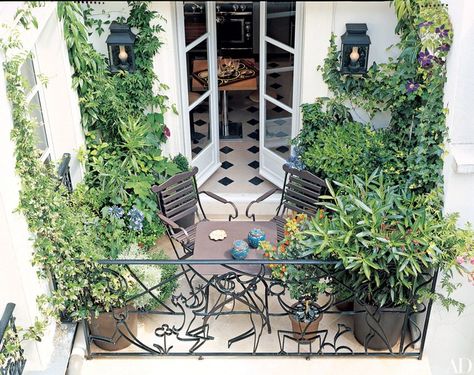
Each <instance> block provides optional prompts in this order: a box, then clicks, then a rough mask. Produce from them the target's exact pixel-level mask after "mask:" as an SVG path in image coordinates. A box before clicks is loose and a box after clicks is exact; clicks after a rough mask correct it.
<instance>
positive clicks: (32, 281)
mask: <svg viewBox="0 0 474 375" xmlns="http://www.w3.org/2000/svg"><path fill="white" fill-rule="evenodd" d="M3 6H4V5H0V13H1V14H2V16H4V15H6V14H10V15H12V14H14V6H18V4H7V5H5V6H6V7H7V8H8V9H6V10H5V9H4V8H2V7H3ZM3 10H5V12H4V13H3ZM36 11H37V16H38V17H37V19H38V22H39V28H38V29H35V28H32V29H31V30H30V31H29V32H28V33H24V35H22V36H23V37H24V38H23V44H24V47H25V48H27V49H31V48H32V47H33V46H34V45H36V51H37V54H36V58H37V61H38V65H39V68H40V69H39V70H40V71H39V73H42V74H45V75H46V76H47V77H48V78H49V83H48V85H47V87H46V88H45V89H44V99H45V100H44V102H43V103H42V107H43V112H44V113H45V119H46V126H48V127H49V128H50V134H51V135H52V137H51V139H49V142H50V144H51V146H52V147H51V150H52V153H51V157H52V159H53V161H55V160H56V161H57V160H59V159H60V158H61V156H62V154H63V153H64V152H69V153H71V155H72V159H71V175H72V178H73V181H74V182H77V181H79V180H80V179H81V178H82V171H81V168H80V166H79V163H78V161H77V159H76V157H75V154H76V151H77V150H78V149H79V148H80V147H81V146H83V144H84V142H83V136H82V131H81V127H80V113H79V106H78V101H77V95H76V93H75V92H74V91H73V90H72V88H71V67H70V65H69V63H68V60H67V50H66V45H65V42H64V38H63V35H62V25H61V24H60V23H59V21H58V19H57V17H56V14H55V4H51V3H50V4H48V5H47V6H46V7H44V8H42V9H36ZM3 21H6V19H3V20H2V22H3ZM8 21H10V22H11V17H10V18H9V19H8ZM3 59H4V57H3V56H0V64H1V63H2V62H3ZM37 73H38V72H37ZM0 123H1V126H0V171H1V181H0V243H1V246H0V259H1V262H0V285H1V286H2V287H1V291H0V310H1V311H0V314H1V313H3V308H4V307H5V305H6V303H8V302H13V303H15V304H16V308H15V311H14V314H15V316H16V318H17V324H18V325H19V326H22V327H28V326H30V325H31V324H33V323H34V319H35V317H37V316H39V314H38V309H37V306H36V296H37V295H39V294H42V293H45V292H47V291H48V285H47V283H46V282H44V281H40V280H38V278H37V276H36V271H35V269H34V268H33V267H32V265H31V255H32V253H33V247H32V242H31V241H30V238H31V235H30V233H29V231H28V228H27V223H26V220H25V218H24V216H23V215H21V214H19V213H15V212H14V211H15V210H16V208H17V206H18V200H19V194H18V192H19V189H20V180H19V177H18V176H17V175H16V172H15V157H14V149H15V145H14V143H13V142H12V141H11V139H10V132H11V129H12V128H13V121H12V117H11V112H10V104H9V102H8V99H7V96H6V82H5V76H4V72H3V69H0ZM55 328H56V326H55V325H54V324H51V325H50V326H49V327H48V329H47V331H46V333H45V336H44V337H43V339H42V341H41V342H40V343H36V342H29V343H26V344H25V345H24V348H25V356H26V358H27V365H26V366H27V367H26V370H27V371H33V370H34V371H41V370H43V369H45V368H46V367H47V366H48V363H49V361H50V357H51V354H52V352H53V349H54V345H53V338H54V335H55V330H56V329H55Z"/></svg>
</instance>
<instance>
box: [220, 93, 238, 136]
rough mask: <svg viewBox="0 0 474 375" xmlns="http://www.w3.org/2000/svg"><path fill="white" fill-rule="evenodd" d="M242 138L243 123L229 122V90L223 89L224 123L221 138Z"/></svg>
mask: <svg viewBox="0 0 474 375" xmlns="http://www.w3.org/2000/svg"><path fill="white" fill-rule="evenodd" d="M240 138H242V123H240V122H232V123H231V122H229V107H228V102H227V90H222V124H221V139H240Z"/></svg>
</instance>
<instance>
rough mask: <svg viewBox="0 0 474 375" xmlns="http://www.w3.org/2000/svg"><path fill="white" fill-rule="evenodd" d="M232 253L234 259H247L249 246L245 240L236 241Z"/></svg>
mask: <svg viewBox="0 0 474 375" xmlns="http://www.w3.org/2000/svg"><path fill="white" fill-rule="evenodd" d="M230 253H231V255H232V257H233V258H234V259H238V260H241V259H245V258H246V257H247V255H248V253H249V245H248V244H247V242H245V241H244V240H236V241H234V246H233V247H232V249H230Z"/></svg>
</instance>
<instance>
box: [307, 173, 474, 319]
mask: <svg viewBox="0 0 474 375" xmlns="http://www.w3.org/2000/svg"><path fill="white" fill-rule="evenodd" d="M328 183H329V182H328ZM335 184H336V185H337V186H338V187H339V189H338V190H337V192H336V191H335V190H334V188H333V187H332V185H331V183H329V192H330V194H329V195H327V196H321V199H322V200H324V203H322V205H323V206H324V207H325V208H326V209H327V210H328V212H329V214H328V215H319V216H318V215H317V216H315V217H314V218H313V219H312V220H311V222H310V223H309V229H308V230H307V231H306V232H304V233H303V234H304V235H306V236H307V237H306V238H304V240H302V241H300V242H301V244H302V245H304V246H305V247H306V248H307V249H312V251H313V256H315V257H317V258H318V259H328V258H330V259H335V260H338V261H340V264H339V267H343V269H344V270H345V271H344V273H345V277H344V278H343V279H344V280H345V281H346V282H347V280H350V284H349V285H351V287H353V288H354V289H355V290H356V296H355V297H356V298H358V299H360V300H361V301H363V302H366V303H371V304H376V305H378V306H384V305H391V306H403V305H411V306H413V307H416V304H417V303H418V302H419V301H420V299H422V298H423V297H426V296H428V295H429V294H430V287H431V285H430V284H427V285H425V284H426V281H427V280H428V279H429V276H430V275H431V274H432V273H433V272H434V270H436V269H437V268H439V269H440V270H441V272H446V274H447V275H448V276H447V279H446V280H448V281H449V280H450V279H451V277H452V272H453V270H457V271H459V272H461V274H464V275H466V274H467V275H469V271H468V270H467V269H466V268H465V267H463V266H462V265H461V264H459V262H458V260H459V257H461V256H462V257H464V258H466V259H470V258H472V257H473V256H474V251H473V247H472V245H473V244H474V233H473V232H472V231H471V230H470V229H466V230H463V229H457V228H456V217H455V216H446V217H443V216H442V214H441V212H440V210H439V205H438V202H439V199H438V197H437V196H436V194H434V193H432V194H427V195H416V194H413V193H412V192H411V191H410V190H409V189H407V188H406V187H400V186H389V185H387V184H386V183H385V181H384V176H383V174H382V173H379V172H378V171H376V172H374V173H372V175H370V176H366V177H365V179H362V178H360V177H357V176H354V177H353V179H352V180H351V181H348V182H347V184H340V183H338V182H335ZM442 286H443V287H444V292H445V293H446V297H443V294H441V293H439V294H437V296H439V297H441V298H442V299H443V301H444V302H445V303H447V305H448V306H453V305H454V307H456V308H457V309H458V311H462V309H463V305H462V304H461V303H459V302H457V301H455V300H453V299H451V298H450V295H451V293H452V292H453V290H454V287H455V286H454V285H452V284H446V285H442Z"/></svg>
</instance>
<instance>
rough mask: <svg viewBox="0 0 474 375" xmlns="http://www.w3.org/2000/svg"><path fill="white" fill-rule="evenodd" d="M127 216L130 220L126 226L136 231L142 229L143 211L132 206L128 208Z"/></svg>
mask: <svg viewBox="0 0 474 375" xmlns="http://www.w3.org/2000/svg"><path fill="white" fill-rule="evenodd" d="M127 216H128V218H129V220H130V222H129V224H128V227H129V228H130V229H133V230H136V231H137V232H138V231H141V230H142V229H143V219H144V216H143V213H142V212H141V211H140V210H139V209H138V208H136V207H135V206H133V207H132V208H131V209H130V211H128V214H127Z"/></svg>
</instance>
